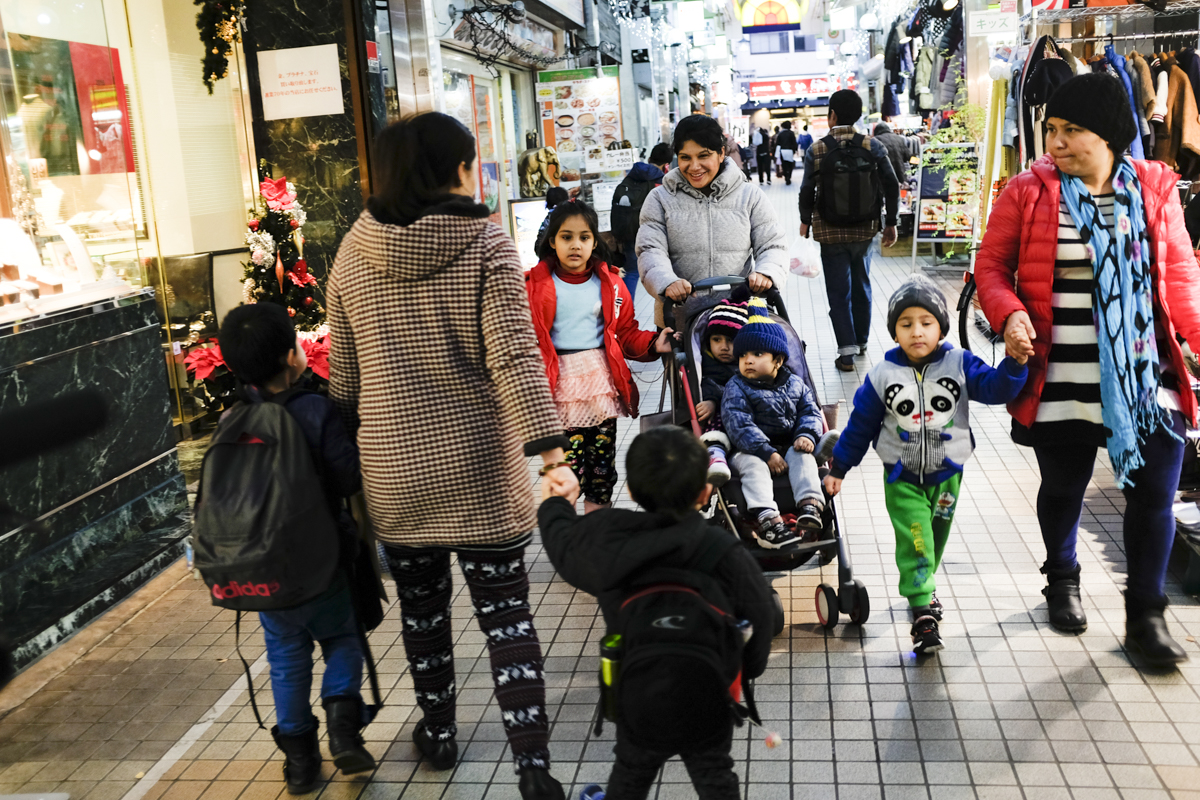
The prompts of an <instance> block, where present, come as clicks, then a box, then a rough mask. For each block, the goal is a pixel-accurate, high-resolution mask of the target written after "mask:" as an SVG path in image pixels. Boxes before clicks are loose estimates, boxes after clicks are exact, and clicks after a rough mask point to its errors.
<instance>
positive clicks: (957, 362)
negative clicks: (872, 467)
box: [825, 274, 1028, 655]
mask: <svg viewBox="0 0 1200 800" xmlns="http://www.w3.org/2000/svg"><path fill="white" fill-rule="evenodd" d="M887 322H888V332H889V333H891V335H892V338H893V339H894V340H895V341H896V343H897V344H898V345H899V347H896V348H895V349H893V350H891V351H889V352H888V353H887V355H886V356H884V359H883V361H880V362H879V363H878V364H876V365H875V366H874V367H872V368H871V371H870V372H869V373H868V374H867V378H866V380H865V381H863V385H862V386H861V387H859V390H858V392H857V393H856V394H855V395H854V411H853V412H852V413H851V414H850V421H849V422H848V423H847V424H846V428H845V430H843V431H842V436H841V440H840V441H839V442H838V444H837V446H836V447H834V449H833V466H832V467H831V468H830V471H829V475H828V476H827V477H826V478H825V489H826V491H828V492H829V494H830V495H831V496H832V495H836V494H837V493H838V492H839V491H841V488H842V479H843V478H845V477H846V473H847V472H849V471H850V470H851V469H852V468H853V467H856V466H858V465H859V464H860V463H861V462H862V459H863V456H865V455H866V453H867V448H868V447H869V446H870V445H871V443H872V442H874V443H875V451H876V452H877V453H878V454H879V457H880V459H882V461H883V466H884V479H885V483H884V498H885V500H886V502H887V510H888V516H890V517H891V519H892V526H893V527H894V528H895V530H896V566H898V567H899V568H900V594H901V595H903V596H904V597H906V598H907V599H908V603H909V606H910V607H911V608H912V614H913V626H912V632H911V633H912V641H913V652H915V653H916V654H917V655H923V654H925V653H935V652H937V651H938V650H941V649H942V647H943V643H942V639H941V635H940V634H939V632H938V620H940V619H941V618H942V604H941V603H939V602H938V599H937V597H936V596H935V595H934V589H935V584H934V578H933V576H934V573H936V572H937V568H938V565H939V564H940V563H941V561H942V554H943V553H944V552H945V548H946V541H947V540H948V539H949V536H950V523H951V521H952V520H953V519H954V509H955V507H956V505H957V504H958V495H959V488H960V486H961V484H962V470H963V464H964V463H965V462H966V460H967V459H968V458H970V457H971V452H972V451H973V450H974V449H975V442H974V438H973V437H972V435H971V427H970V418H969V414H968V411H969V403H968V401H969V400H977V401H979V402H981V403H988V404H996V405H998V404H1001V403H1007V402H1009V401H1010V400H1012V399H1013V398H1014V397H1016V396H1017V393H1018V392H1020V391H1021V387H1023V386H1024V385H1025V379H1026V377H1027V375H1028V370H1027V369H1026V368H1025V362H1026V361H1027V360H1028V357H1022V358H1021V359H1019V360H1014V359H1013V358H1011V357H1009V356H1005V358H1004V360H1003V361H1001V362H1000V365H999V366H998V367H996V368H992V367H990V366H988V365H987V364H985V363H984V362H983V361H981V360H980V359H979V358H978V357H976V356H975V355H973V354H972V353H970V352H969V351H967V350H961V349H959V348H957V347H955V346H954V345H952V344H950V343H949V342H943V341H942V337H944V336H945V335H946V331H947V330H948V329H949V327H950V316H949V314H948V313H947V311H946V299H945V297H943V295H942V292H941V290H940V289H938V288H937V286H936V285H934V283H933V281H931V280H929V279H928V278H926V277H925V276H924V275H920V274H916V275H912V276H911V277H910V278H909V279H908V281H907V282H906V283H904V285H902V286H901V287H900V288H899V289H897V290H896V293H895V294H893V295H892V297H891V300H890V301H889V302H888V317H887Z"/></svg>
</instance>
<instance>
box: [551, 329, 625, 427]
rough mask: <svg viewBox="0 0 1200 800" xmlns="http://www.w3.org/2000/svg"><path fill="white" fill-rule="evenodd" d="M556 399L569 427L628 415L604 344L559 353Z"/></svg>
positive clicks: (563, 419)
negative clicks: (622, 408)
mask: <svg viewBox="0 0 1200 800" xmlns="http://www.w3.org/2000/svg"><path fill="white" fill-rule="evenodd" d="M554 400H555V403H556V404H557V405H558V415H559V417H561V418H562V423H563V427H566V428H590V427H592V426H595V425H599V424H600V423H601V422H604V421H605V420H606V419H612V418H613V417H620V416H623V415H624V414H623V412H622V410H621V398H620V397H619V396H618V395H617V389H616V387H615V386H613V379H612V373H611V372H610V371H609V369H608V360H607V359H606V358H605V356H604V350H602V349H600V348H596V349H594V350H582V351H580V352H578V353H570V354H568V355H560V356H559V357H558V386H557V387H555V390H554Z"/></svg>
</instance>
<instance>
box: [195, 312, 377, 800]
mask: <svg viewBox="0 0 1200 800" xmlns="http://www.w3.org/2000/svg"><path fill="white" fill-rule="evenodd" d="M218 340H219V342H220V347H221V354H222V355H223V356H224V358H225V363H226V364H227V365H228V367H229V369H230V370H231V371H232V372H233V374H234V375H236V376H237V377H238V379H239V380H240V381H241V382H242V383H243V384H244V390H245V395H246V400H245V402H242V403H239V404H237V405H235V406H234V407H233V408H232V409H230V410H229V411H227V412H225V414H224V415H223V416H222V418H221V422H220V424H219V425H218V427H217V431H216V433H215V434H214V435H213V440H212V443H211V444H210V446H209V451H208V453H207V454H206V456H205V459H204V466H203V467H202V469H201V478H200V492H199V495H198V496H197V500H196V521H195V528H194V534H193V536H194V538H195V552H196V562H195V563H196V567H197V568H198V569H199V570H200V574H201V577H203V578H204V580H205V583H207V584H208V585H209V587H210V589H211V593H212V598H213V604H214V605H218V606H222V607H225V608H232V609H235V610H237V611H239V612H241V611H258V612H259V620H260V622H261V623H262V630H263V638H264V639H265V640H266V647H267V660H268V662H269V663H270V666H271V693H272V694H273V695H274V698H275V720H276V723H277V724H276V725H275V726H274V727H273V728H272V729H271V735H272V736H273V737H274V739H275V743H276V744H277V745H278V746H279V749H280V750H282V751H283V753H284V766H283V774H284V779H285V780H286V781H287V790H288V792H290V793H292V794H305V793H307V792H311V791H313V790H314V789H315V788H316V787H317V786H318V784H319V782H320V777H321V751H320V749H319V747H318V738H317V718H316V717H315V716H313V713H312V707H311V704H310V701H309V695H310V691H311V686H312V679H313V662H312V651H313V644H314V643H319V644H320V645H321V654H322V656H324V659H325V674H324V675H323V677H322V681H321V702H322V705H323V706H324V708H325V724H326V727H327V728H328V730H329V750H330V754H331V755H332V756H333V761H334V764H335V765H336V766H337V768H338V769H340V770H341V771H342V772H343V773H346V774H351V773H356V772H366V771H368V770H373V769H375V759H374V758H373V757H372V756H371V754H370V753H369V752H367V750H366V748H364V747H363V739H362V736H361V734H360V731H361V729H362V728H363V726H364V725H365V724H366V723H367V722H368V721H369V718H370V717H371V716H372V715H373V711H374V709H373V708H369V707H367V706H365V705H364V704H363V700H362V694H361V691H360V690H361V688H362V672H363V661H364V658H365V656H366V652H367V651H366V642H365V636H364V633H363V630H362V628H361V626H360V623H359V619H360V616H359V614H358V613H357V612H356V610H355V604H356V598H355V597H354V596H353V595H352V583H356V581H354V578H353V577H352V576H351V574H350V573H351V571H352V570H353V569H354V567H353V564H354V562H355V560H356V559H355V556H356V555H357V547H358V539H357V534H356V532H355V527H354V521H353V519H352V518H351V517H350V515H349V512H348V511H347V510H346V502H345V499H346V498H347V497H350V496H351V495H354V494H356V493H357V492H358V491H359V490H360V489H361V488H362V478H361V476H360V473H359V464H358V448H357V447H356V446H355V444H354V441H353V440H352V439H351V438H350V437H349V436H348V435H347V433H346V429H345V427H344V426H343V425H342V421H341V417H340V416H339V415H338V412H337V409H336V408H335V407H334V405H333V402H332V401H330V400H329V399H328V398H327V397H322V396H321V395H318V394H315V393H313V392H307V391H303V390H299V389H296V388H294V386H295V383H296V381H297V380H299V378H300V376H301V375H303V374H304V371H305V369H306V368H307V366H308V363H307V359H306V357H305V353H304V348H303V347H302V346H301V343H300V339H299V337H298V336H297V334H296V331H295V329H294V327H293V325H292V320H291V318H290V317H289V316H288V314H287V311H286V309H284V307H283V306H280V305H276V304H274V303H255V304H251V305H243V306H238V307H237V308H235V309H233V310H232V311H230V312H229V313H228V314H227V315H226V316H225V319H224V321H223V322H222V323H221V331H220V335H219V337H218ZM376 605H378V603H377V602H376ZM239 622H240V618H239ZM251 701H252V702H253V695H251ZM254 712H255V715H256V716H257V715H258V707H257V705H255V707H254ZM259 724H260V725H261V724H262V723H261V721H260V723H259Z"/></svg>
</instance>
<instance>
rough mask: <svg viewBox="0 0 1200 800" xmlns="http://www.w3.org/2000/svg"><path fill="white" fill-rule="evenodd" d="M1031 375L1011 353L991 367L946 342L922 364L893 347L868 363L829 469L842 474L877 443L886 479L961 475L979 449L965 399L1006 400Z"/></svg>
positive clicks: (921, 481)
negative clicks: (911, 359)
mask: <svg viewBox="0 0 1200 800" xmlns="http://www.w3.org/2000/svg"><path fill="white" fill-rule="evenodd" d="M1027 376H1028V370H1026V368H1025V367H1024V366H1022V365H1020V364H1018V363H1017V362H1016V361H1014V360H1013V359H1011V358H1008V357H1005V359H1004V360H1003V361H1001V362H1000V365H999V366H998V367H995V368H993V367H990V366H988V365H987V364H986V363H984V362H983V361H981V360H980V359H979V357H978V356H975V355H974V354H972V353H970V352H968V351H966V350H961V349H959V348H957V347H955V346H954V345H952V344H950V343H949V342H942V344H941V346H940V347H939V348H938V350H937V351H936V352H935V353H934V354H933V358H932V359H930V360H929V361H928V362H926V363H925V364H921V365H914V364H911V363H910V362H909V360H908V357H907V356H905V355H904V351H903V350H901V349H900V348H899V347H895V348H893V349H892V350H890V351H888V354H887V355H886V356H885V357H884V359H883V361H880V362H879V363H878V364H876V365H875V366H874V367H872V368H871V371H870V372H869V373H867V378H866V380H865V381H863V385H862V386H860V387H859V389H858V392H857V393H856V394H855V395H854V410H853V411H852V412H851V414H850V421H849V422H847V423H846V428H845V430H843V431H842V438H841V440H840V441H839V442H838V444H837V447H835V448H834V450H833V467H832V468H831V470H830V474H831V475H833V476H834V477H835V478H844V477H845V476H846V473H847V472H849V471H850V470H851V469H852V468H854V467H857V466H858V465H859V464H860V463H862V460H863V456H865V455H866V454H867V448H869V447H870V446H871V443H872V442H874V444H875V452H877V453H878V454H879V458H880V459H881V460H882V461H883V464H884V467H885V468H886V469H887V480H888V483H892V482H894V481H897V480H902V481H906V482H908V483H913V484H917V485H921V486H932V485H936V484H939V483H941V482H942V481H944V480H946V479H948V478H949V477H950V476H951V475H953V474H954V473H956V472H962V468H963V464H964V463H965V462H966V460H967V459H968V458H970V457H971V453H972V451H974V449H975V440H974V437H972V435H971V425H970V413H969V412H970V403H969V402H968V401H969V400H976V401H978V402H981V403H987V404H989V405H995V404H1002V403H1007V402H1009V401H1011V400H1012V399H1013V398H1014V397H1016V396H1017V394H1018V393H1019V392H1020V391H1021V387H1022V386H1024V385H1025V379H1026V377H1027Z"/></svg>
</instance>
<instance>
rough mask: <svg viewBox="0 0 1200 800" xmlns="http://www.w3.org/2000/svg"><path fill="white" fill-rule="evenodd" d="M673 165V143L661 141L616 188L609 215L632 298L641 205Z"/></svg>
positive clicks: (636, 277) (636, 273)
mask: <svg viewBox="0 0 1200 800" xmlns="http://www.w3.org/2000/svg"><path fill="white" fill-rule="evenodd" d="M670 168H671V145H669V144H667V143H666V142H659V143H658V144H656V145H654V149H652V150H651V151H650V158H648V159H647V160H646V162H645V163H643V162H640V161H639V162H638V163H637V164H634V165H633V169H631V170H629V174H627V175H626V176H625V178H624V179H623V180H622V181H621V182H620V183H619V184H617V188H616V190H615V191H614V192H613V204H612V215H611V216H610V217H609V219H610V221H611V227H612V235H613V238H614V239H616V241H617V245H618V246H619V247H620V252H621V254H622V255H624V256H625V264H624V266H623V267H622V268H623V269H624V270H625V275H624V280H625V287H626V288H627V289H629V297H630V298H631V299H632V298H633V297H635V296H636V295H637V285H638V260H637V233H638V230H639V229H640V228H641V226H642V222H641V218H642V206H643V205H645V203H646V197H647V196H649V194H650V192H652V191H654V188H655V187H657V186H661V185H662V181H663V176H664V175H666V173H667V171H668V170H669V169H670ZM548 221H549V218H547V222H548ZM543 227H545V226H544V225H543ZM539 244H540V241H539ZM539 250H540V248H539Z"/></svg>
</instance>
